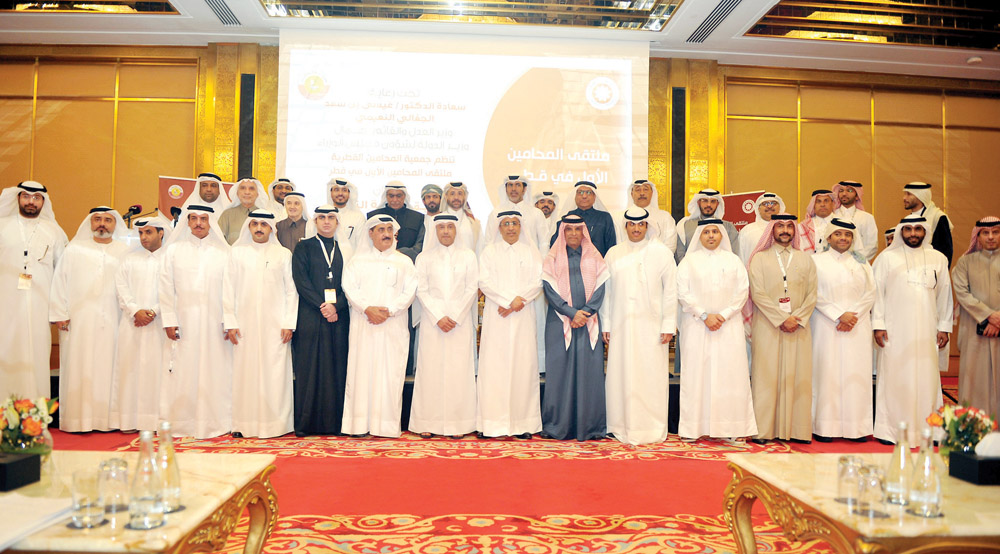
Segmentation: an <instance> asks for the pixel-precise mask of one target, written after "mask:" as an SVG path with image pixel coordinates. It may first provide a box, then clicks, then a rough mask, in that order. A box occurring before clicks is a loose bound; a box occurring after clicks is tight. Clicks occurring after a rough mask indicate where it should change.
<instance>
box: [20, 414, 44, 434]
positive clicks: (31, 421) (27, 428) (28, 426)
mask: <svg viewBox="0 0 1000 554" xmlns="http://www.w3.org/2000/svg"><path fill="white" fill-rule="evenodd" d="M21 432H22V433H24V434H25V435H27V436H29V437H37V436H38V435H41V434H42V424H41V423H39V421H38V420H37V419H35V418H33V417H29V418H25V419H23V420H22V421H21Z"/></svg>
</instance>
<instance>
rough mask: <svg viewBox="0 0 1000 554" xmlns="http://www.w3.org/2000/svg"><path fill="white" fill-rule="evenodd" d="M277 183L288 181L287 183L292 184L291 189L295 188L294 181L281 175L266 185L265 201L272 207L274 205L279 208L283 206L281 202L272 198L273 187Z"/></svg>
mask: <svg viewBox="0 0 1000 554" xmlns="http://www.w3.org/2000/svg"><path fill="white" fill-rule="evenodd" d="M278 183H288V184H289V185H292V190H296V188H295V183H293V182H292V180H291V179H286V178H284V177H282V178H280V179H275V180H273V181H271V184H270V185H267V201H268V202H269V203H270V204H271V207H272V208H274V207H278V208H280V207H283V206H284V204H283V203H281V202H278V201H277V200H275V199H274V187H276V186H277V185H278ZM270 211H272V212H274V211H275V210H273V209H272V210H270Z"/></svg>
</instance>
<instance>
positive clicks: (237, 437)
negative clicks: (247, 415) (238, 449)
mask: <svg viewBox="0 0 1000 554" xmlns="http://www.w3.org/2000/svg"><path fill="white" fill-rule="evenodd" d="M232 435H233V438H234V439H242V438H243V433H240V432H239V431H233V432H232Z"/></svg>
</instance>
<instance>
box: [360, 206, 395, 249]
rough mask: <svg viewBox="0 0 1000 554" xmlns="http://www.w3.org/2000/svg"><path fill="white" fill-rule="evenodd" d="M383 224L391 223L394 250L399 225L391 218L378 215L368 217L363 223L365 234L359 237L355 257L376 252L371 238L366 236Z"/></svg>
mask: <svg viewBox="0 0 1000 554" xmlns="http://www.w3.org/2000/svg"><path fill="white" fill-rule="evenodd" d="M383 223H392V237H393V238H392V249H393V250H395V249H396V233H398V232H399V223H397V222H396V219H395V218H393V217H391V216H388V215H385V214H378V215H373V216H371V217H369V218H368V221H366V222H365V229H364V232H365V234H364V235H363V236H361V237H359V240H358V250H357V252H356V255H358V256H361V255H364V254H369V253H372V252H376V251H378V249H377V248H375V245H374V244H372V238H371V237H370V236H369V235H368V232H369V231H371V230H372V228H374V227H376V226H378V225H382V224H383Z"/></svg>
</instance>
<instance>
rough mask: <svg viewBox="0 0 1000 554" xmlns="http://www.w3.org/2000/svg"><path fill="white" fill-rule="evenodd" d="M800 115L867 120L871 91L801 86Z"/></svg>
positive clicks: (869, 111) (869, 114)
mask: <svg viewBox="0 0 1000 554" xmlns="http://www.w3.org/2000/svg"><path fill="white" fill-rule="evenodd" d="M801 95H802V117H803V118H806V119H809V118H822V119H851V120H856V121H857V120H860V121H868V120H869V118H870V117H871V91H869V90H868V89H845V88H827V87H802V88H801Z"/></svg>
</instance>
